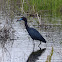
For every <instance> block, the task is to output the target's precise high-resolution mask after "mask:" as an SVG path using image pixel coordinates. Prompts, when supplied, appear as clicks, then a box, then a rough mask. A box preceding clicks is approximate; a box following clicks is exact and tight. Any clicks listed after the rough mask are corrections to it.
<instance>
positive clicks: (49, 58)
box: [45, 47, 54, 62]
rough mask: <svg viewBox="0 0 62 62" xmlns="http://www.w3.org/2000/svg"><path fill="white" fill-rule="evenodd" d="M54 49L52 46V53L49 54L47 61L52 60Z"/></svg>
mask: <svg viewBox="0 0 62 62" xmlns="http://www.w3.org/2000/svg"><path fill="white" fill-rule="evenodd" d="M53 51H54V49H53V47H52V50H51V53H50V55H48V56H47V60H46V61H45V62H51V58H52V55H53Z"/></svg>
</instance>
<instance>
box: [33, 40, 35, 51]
mask: <svg viewBox="0 0 62 62" xmlns="http://www.w3.org/2000/svg"><path fill="white" fill-rule="evenodd" d="M34 48H35V43H34V40H33V52H34Z"/></svg>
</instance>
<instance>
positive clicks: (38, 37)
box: [17, 17, 46, 49]
mask: <svg viewBox="0 0 62 62" xmlns="http://www.w3.org/2000/svg"><path fill="white" fill-rule="evenodd" d="M21 20H23V21H24V22H25V27H26V30H27V32H28V33H29V35H30V37H31V38H32V39H33V40H39V41H40V44H41V41H42V42H44V43H46V40H45V39H44V38H43V36H42V35H41V34H40V33H39V32H38V31H37V30H36V29H34V28H31V27H29V26H28V24H27V18H26V17H21V18H20V19H19V20H17V21H21ZM33 42H34V41H33ZM33 44H34V43H33ZM40 44H39V45H40ZM34 46H35V44H34ZM38 47H39V46H38ZM40 49H41V48H40Z"/></svg>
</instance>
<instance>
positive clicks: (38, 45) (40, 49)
mask: <svg viewBox="0 0 62 62" xmlns="http://www.w3.org/2000/svg"><path fill="white" fill-rule="evenodd" d="M40 45H41V41H40V44H39V45H38V47H39V48H40V50H41V47H40Z"/></svg>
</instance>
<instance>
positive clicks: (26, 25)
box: [25, 20, 29, 29]
mask: <svg viewBox="0 0 62 62" xmlns="http://www.w3.org/2000/svg"><path fill="white" fill-rule="evenodd" d="M25 27H26V29H28V28H29V26H28V24H27V20H25Z"/></svg>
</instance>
